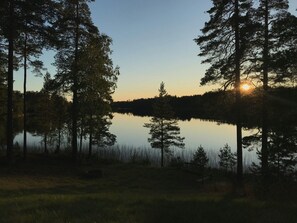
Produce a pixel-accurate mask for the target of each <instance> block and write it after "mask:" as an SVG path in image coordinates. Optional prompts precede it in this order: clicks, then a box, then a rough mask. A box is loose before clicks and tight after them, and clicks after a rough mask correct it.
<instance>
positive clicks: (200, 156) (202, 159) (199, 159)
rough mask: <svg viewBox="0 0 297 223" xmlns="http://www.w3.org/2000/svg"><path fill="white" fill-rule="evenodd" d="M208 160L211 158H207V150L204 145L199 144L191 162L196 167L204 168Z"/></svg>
mask: <svg viewBox="0 0 297 223" xmlns="http://www.w3.org/2000/svg"><path fill="white" fill-rule="evenodd" d="M208 161H209V159H208V158H207V155H206V152H205V151H204V149H203V147H202V146H199V147H198V149H197V150H196V152H195V153H194V155H193V160H192V161H191V163H192V164H193V165H194V166H195V167H198V168H199V169H200V170H203V169H204V168H205V166H206V165H207V163H208Z"/></svg>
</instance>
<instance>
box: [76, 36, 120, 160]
mask: <svg viewBox="0 0 297 223" xmlns="http://www.w3.org/2000/svg"><path fill="white" fill-rule="evenodd" d="M111 42H112V40H111V38H110V37H108V36H106V35H99V34H98V35H97V36H94V37H92V38H90V39H89V40H88V42H86V45H85V46H84V47H83V48H82V49H81V50H80V51H79V67H80V68H82V69H80V70H79V91H78V92H79V97H78V101H79V105H80V118H81V123H82V124H84V125H85V126H82V129H84V132H85V133H88V134H89V156H91V154H92V145H93V144H97V145H98V146H104V145H109V146H110V145H113V144H114V142H115V135H113V134H111V133H109V126H110V125H111V118H112V114H111V103H112V94H113V93H114V90H115V87H116V81H117V76H118V75H119V68H118V67H116V68H114V67H113V63H112V60H111V58H110V54H111V50H110V44H111Z"/></svg>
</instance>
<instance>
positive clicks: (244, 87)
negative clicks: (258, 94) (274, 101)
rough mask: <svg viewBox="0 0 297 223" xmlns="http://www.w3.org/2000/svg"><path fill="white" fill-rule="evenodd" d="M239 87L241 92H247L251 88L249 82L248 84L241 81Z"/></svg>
mask: <svg viewBox="0 0 297 223" xmlns="http://www.w3.org/2000/svg"><path fill="white" fill-rule="evenodd" d="M240 89H241V90H242V91H243V92H249V91H251V90H252V86H251V85H250V84H248V83H243V84H241V86H240Z"/></svg>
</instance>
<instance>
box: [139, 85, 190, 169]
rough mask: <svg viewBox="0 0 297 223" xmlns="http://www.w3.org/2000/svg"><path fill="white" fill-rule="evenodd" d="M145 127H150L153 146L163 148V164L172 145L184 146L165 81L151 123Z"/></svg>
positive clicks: (161, 86)
mask: <svg viewBox="0 0 297 223" xmlns="http://www.w3.org/2000/svg"><path fill="white" fill-rule="evenodd" d="M144 127H146V128H150V132H149V134H150V135H151V137H150V138H149V139H148V141H149V143H150V144H151V146H152V148H157V149H160V150H161V166H163V165H164V153H166V154H170V152H171V151H170V147H171V146H175V147H180V148H184V143H183V140H184V138H183V137H180V136H179V135H180V128H179V127H178V123H177V119H175V118H174V117H173V112H172V110H171V108H170V106H169V103H168V97H167V92H166V90H165V87H164V83H163V82H162V83H161V84H160V89H159V97H158V99H157V102H156V104H155V106H154V117H152V118H151V119H150V123H145V124H144Z"/></svg>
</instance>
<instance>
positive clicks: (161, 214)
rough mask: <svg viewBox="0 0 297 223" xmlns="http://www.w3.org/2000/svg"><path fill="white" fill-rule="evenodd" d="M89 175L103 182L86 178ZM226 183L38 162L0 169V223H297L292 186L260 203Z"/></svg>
mask: <svg viewBox="0 0 297 223" xmlns="http://www.w3.org/2000/svg"><path fill="white" fill-rule="evenodd" d="M91 169H100V170H102V173H103V176H102V177H101V178H93V179H90V178H88V177H85V175H84V173H85V172H86V171H87V170H91ZM231 179H233V177H232V178H230V176H224V175H220V173H215V172H212V177H211V178H210V179H207V180H206V181H205V182H204V183H202V182H200V181H199V177H198V176H197V174H194V173H192V172H189V171H185V170H183V169H175V168H163V169H160V168H154V167H145V166H141V165H135V164H113V165H99V164H92V165H90V164H84V165H79V166H77V165H76V166H73V165H71V164H70V162H69V161H68V160H67V159H66V160H63V159H61V158H60V159H55V161H49V159H47V158H40V157H39V158H38V159H36V160H33V161H32V160H31V161H30V160H29V161H27V162H26V163H22V164H18V165H15V166H14V167H13V168H7V167H4V166H2V167H1V174H0V222H1V223H6V222H7V223H15V222H18V223H22V222H24V223H27V222H28V223H29V222H30V223H31V222H36V223H37V222H38V223H42V222H50V223H52V222H55V223H56V222H57V223H60V222H61V223H65V222H71V223H76V222H100V223H105V222H106V223H107V222H110V223H111V222H113V223H117V222H123V223H129V222H135V223H142V222H143V223H150V222H152V223H158V222H160V223H167V222H168V223H169V222H170V223H173V222H181V223H187V222H189V223H193V222H199V223H201V222H202V223H203V222H218V223H219V222H228V223H232V222H241V223H244V222H248V223H250V222H261V223H263V222H264V223H265V222H267V223H268V222H269V223H273V222H281V223H282V222H290V223H291V222H293V223H294V222H297V211H296V210H297V199H296V195H293V194H296V192H297V191H296V190H297V189H296V188H297V187H293V186H292V185H290V186H288V185H284V184H282V186H281V189H280V186H276V185H272V186H271V187H270V190H269V193H271V194H269V195H268V196H266V198H265V199H263V198H259V196H258V194H257V193H256V192H257V190H258V189H257V187H256V186H255V185H254V182H253V181H251V180H249V181H248V182H246V184H245V192H246V195H245V196H237V195H236V192H234V191H235V190H234V186H233V182H232V180H231ZM277 188H278V189H277ZM288 188H289V189H288ZM289 190H290V191H289ZM255 191H256V192H255ZM270 195H271V196H270Z"/></svg>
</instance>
